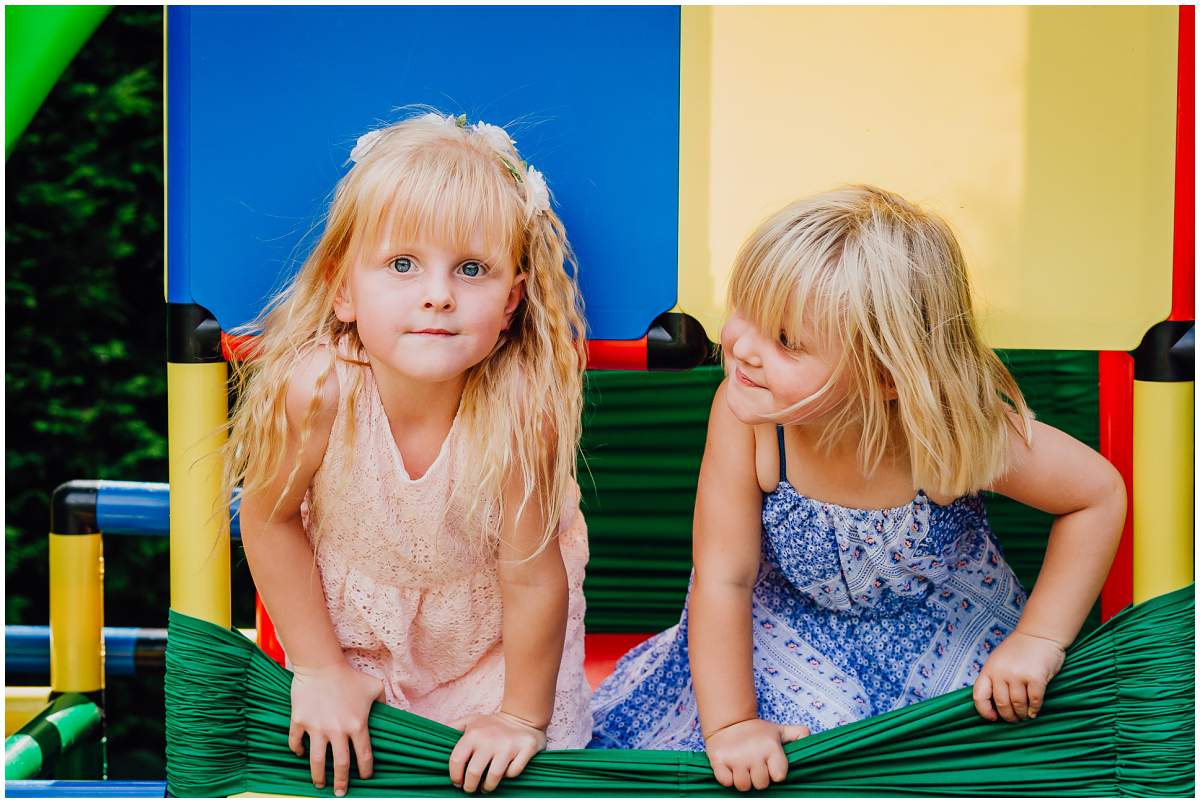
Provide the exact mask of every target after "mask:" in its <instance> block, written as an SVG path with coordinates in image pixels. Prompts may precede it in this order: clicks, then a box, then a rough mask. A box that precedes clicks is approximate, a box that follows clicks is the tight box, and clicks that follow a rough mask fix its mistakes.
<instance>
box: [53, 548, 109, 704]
mask: <svg viewBox="0 0 1200 803" xmlns="http://www.w3.org/2000/svg"><path fill="white" fill-rule="evenodd" d="M103 633H104V546H103V542H102V541H101V536H100V533H91V534H88V535H56V534H55V533H51V534H50V686H51V688H53V689H54V690H55V691H59V692H66V691H76V692H83V693H86V692H94V691H99V690H100V689H103V688H104V635H103Z"/></svg>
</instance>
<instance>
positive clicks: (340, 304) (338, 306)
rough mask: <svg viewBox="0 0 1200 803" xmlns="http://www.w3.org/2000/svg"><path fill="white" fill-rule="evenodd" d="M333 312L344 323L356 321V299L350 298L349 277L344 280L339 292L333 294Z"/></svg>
mask: <svg viewBox="0 0 1200 803" xmlns="http://www.w3.org/2000/svg"><path fill="white" fill-rule="evenodd" d="M333 314H334V315H336V316H337V319H338V320H339V321H341V322H342V323H354V321H355V319H356V316H355V314H354V300H353V299H352V298H350V281H349V277H347V279H346V280H344V281H343V282H342V286H341V287H339V288H338V291H337V293H335V294H334V296H333Z"/></svg>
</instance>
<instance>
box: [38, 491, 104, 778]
mask: <svg viewBox="0 0 1200 803" xmlns="http://www.w3.org/2000/svg"><path fill="white" fill-rule="evenodd" d="M100 487H101V483H100V482H99V481H97V480H73V481H71V482H66V483H63V484H62V485H60V486H58V488H56V489H54V493H53V495H52V496H51V498H50V550H49V551H50V697H51V698H54V697H57V696H58V695H60V694H63V693H66V692H78V693H80V694H85V695H87V696H88V697H89V698H90V699H92V700H93V702H95V703H96V705H98V706H99V707H100V710H101V711H103V709H104V544H103V540H102V539H103V536H102V535H101V533H100V527H99V524H98V523H97V516H96V506H97V501H98V499H99V494H100ZM104 733H105V723H104V720H103V719H101V725H100V736H99V738H97V739H95V740H94V741H90V742H88V743H87V744H86V745H83V746H81V748H80V749H78V750H75V751H72V752H71V753H69V754H68V755H64V756H63V757H62V759H61V760H60V761H59V762H58V763H57V764H56V766H55V771H56V773H57V777H59V778H63V779H80V778H85V779H95V778H99V779H103V778H104V777H105V776H106V772H107V771H106V741H107V740H106V737H105V735H104Z"/></svg>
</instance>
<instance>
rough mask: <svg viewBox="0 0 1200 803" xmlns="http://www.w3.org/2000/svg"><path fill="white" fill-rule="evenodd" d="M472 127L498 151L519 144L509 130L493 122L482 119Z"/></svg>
mask: <svg viewBox="0 0 1200 803" xmlns="http://www.w3.org/2000/svg"><path fill="white" fill-rule="evenodd" d="M471 129H472V130H473V131H474V132H475V133H476V134H478V135H479V136H481V137H483V139H484V141H485V142H487V144H488V145H491V146H492V148H493V149H494V150H497V151H501V152H503V151H506V150H510V149H512V148H513V147H515V146H516V144H517V141H516V140H515V139H513V138H512V137H510V136H509V135H508V132H507V131H505V130H504V129H503V128H501V127H500V126H498V125H492V124H491V123H485V122H482V121H480V122H478V123H476V124H475V125H473V126H471Z"/></svg>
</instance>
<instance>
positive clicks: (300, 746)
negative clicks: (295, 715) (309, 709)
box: [288, 722, 304, 756]
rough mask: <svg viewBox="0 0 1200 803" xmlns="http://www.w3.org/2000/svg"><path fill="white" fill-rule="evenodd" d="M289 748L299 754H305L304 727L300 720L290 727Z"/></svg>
mask: <svg viewBox="0 0 1200 803" xmlns="http://www.w3.org/2000/svg"><path fill="white" fill-rule="evenodd" d="M288 749H289V750H291V751H292V752H293V753H295V754H296V755H298V756H302V755H304V728H303V726H301V725H300V723H299V722H293V723H292V724H291V726H290V727H289V728H288Z"/></svg>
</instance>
